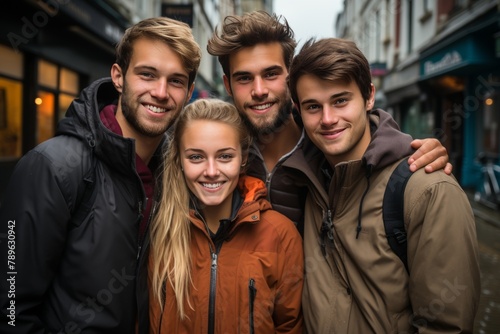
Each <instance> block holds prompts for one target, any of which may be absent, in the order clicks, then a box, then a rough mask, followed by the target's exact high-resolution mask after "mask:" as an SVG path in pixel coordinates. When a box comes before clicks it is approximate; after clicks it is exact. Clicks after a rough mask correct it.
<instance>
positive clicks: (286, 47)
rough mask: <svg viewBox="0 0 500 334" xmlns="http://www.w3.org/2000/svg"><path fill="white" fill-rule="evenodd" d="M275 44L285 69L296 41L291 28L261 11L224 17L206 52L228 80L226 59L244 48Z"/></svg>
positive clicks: (280, 18) (279, 19) (282, 18)
mask: <svg viewBox="0 0 500 334" xmlns="http://www.w3.org/2000/svg"><path fill="white" fill-rule="evenodd" d="M274 42H278V43H280V44H281V49H282V50H283V58H284V59H283V60H284V63H285V66H286V67H287V68H288V67H289V66H290V62H291V61H292V57H293V54H294V52H295V47H296V46H297V42H296V41H295V39H294V33H293V30H292V28H290V26H289V25H288V22H287V20H286V19H285V18H284V17H283V16H277V15H276V14H269V13H267V12H265V11H254V12H250V13H246V14H243V15H241V16H238V15H230V16H226V18H225V19H224V22H223V24H222V26H220V27H217V28H216V29H215V31H214V33H213V35H212V37H211V38H210V39H209V40H208V44H207V51H208V53H210V54H211V55H212V56H217V57H218V59H219V63H220V64H221V66H222V70H223V71H224V74H225V75H226V76H227V77H228V78H230V73H229V56H230V55H231V54H232V53H234V52H237V51H238V50H240V49H241V48H245V47H252V46H255V45H257V44H268V43H274Z"/></svg>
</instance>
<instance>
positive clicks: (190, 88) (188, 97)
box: [186, 81, 194, 104]
mask: <svg viewBox="0 0 500 334" xmlns="http://www.w3.org/2000/svg"><path fill="white" fill-rule="evenodd" d="M193 92H194V81H193V83H192V84H191V87H189V91H188V94H187V99H186V104H187V103H188V102H189V100H191V96H193Z"/></svg>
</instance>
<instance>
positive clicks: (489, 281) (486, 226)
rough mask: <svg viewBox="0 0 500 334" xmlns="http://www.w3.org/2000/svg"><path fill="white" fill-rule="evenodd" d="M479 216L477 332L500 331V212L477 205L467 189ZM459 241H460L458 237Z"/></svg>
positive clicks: (475, 328)
mask: <svg viewBox="0 0 500 334" xmlns="http://www.w3.org/2000/svg"><path fill="white" fill-rule="evenodd" d="M467 194H468V197H469V200H470V202H471V205H472V207H473V210H474V214H475V216H476V230H477V239H478V244H479V265H480V267H481V299H480V301H479V310H478V313H477V316H476V322H475V327H474V333H475V334H498V333H500V280H499V278H500V266H499V265H500V212H499V211H495V210H492V209H489V208H487V207H485V206H483V205H480V204H477V203H476V202H475V201H474V199H473V197H474V196H473V194H472V193H471V192H467ZM455 242H460V241H459V240H456V241H455Z"/></svg>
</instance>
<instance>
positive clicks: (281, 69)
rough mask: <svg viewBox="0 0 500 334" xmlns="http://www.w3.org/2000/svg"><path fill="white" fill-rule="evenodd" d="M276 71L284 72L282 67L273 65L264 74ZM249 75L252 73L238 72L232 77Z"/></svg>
mask: <svg viewBox="0 0 500 334" xmlns="http://www.w3.org/2000/svg"><path fill="white" fill-rule="evenodd" d="M276 70H278V71H283V67H282V66H280V65H273V66H269V67H266V68H265V69H264V70H263V71H262V72H270V71H276ZM249 74H251V72H249V71H238V72H234V73H233V74H232V75H231V76H232V77H238V76H242V75H249Z"/></svg>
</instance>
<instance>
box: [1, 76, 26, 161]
mask: <svg viewBox="0 0 500 334" xmlns="http://www.w3.org/2000/svg"><path fill="white" fill-rule="evenodd" d="M22 88H23V86H22V84H21V83H20V82H18V81H15V80H9V79H5V78H0V159H3V158H19V157H21V149H22V148H21V143H22V142H21V140H22Z"/></svg>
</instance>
